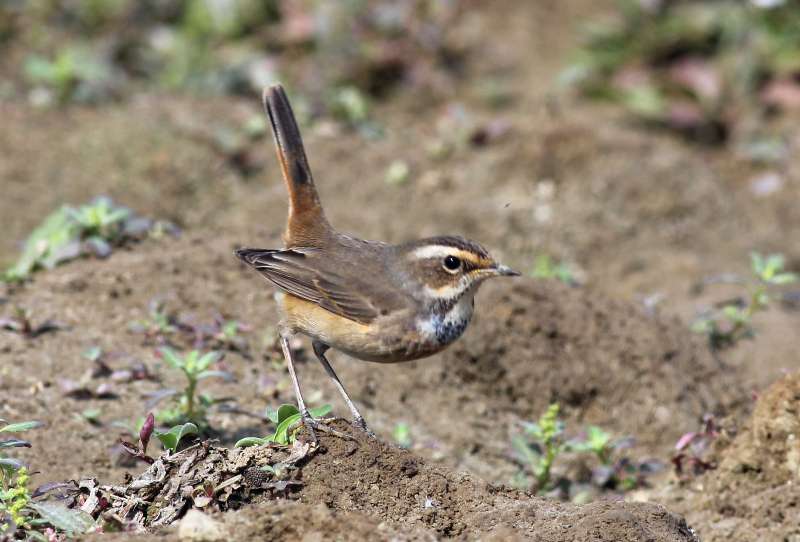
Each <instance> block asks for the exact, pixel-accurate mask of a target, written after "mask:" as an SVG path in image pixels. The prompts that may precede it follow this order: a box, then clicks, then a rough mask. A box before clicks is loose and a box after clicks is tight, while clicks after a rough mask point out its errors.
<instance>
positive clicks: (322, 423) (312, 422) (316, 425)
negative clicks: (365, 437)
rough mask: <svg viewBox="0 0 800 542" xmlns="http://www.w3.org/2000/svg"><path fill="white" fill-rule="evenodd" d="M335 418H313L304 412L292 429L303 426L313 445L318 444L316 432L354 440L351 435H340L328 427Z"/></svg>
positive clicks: (339, 432) (340, 433)
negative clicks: (309, 434) (306, 429)
mask: <svg viewBox="0 0 800 542" xmlns="http://www.w3.org/2000/svg"><path fill="white" fill-rule="evenodd" d="M334 419H335V418H314V417H313V416H311V414H310V413H309V412H308V411H307V410H306V411H305V412H303V413H302V417H301V418H300V419H299V420H298V421H297V423H296V424H295V425H294V427H297V426H298V425H304V426H306V427H307V428H308V432H309V433H311V440H312V441H313V442H314V444H318V443H319V437H317V431H319V432H320V433H326V434H328V435H333V436H334V437H338V438H341V439H345V440H356V439H355V438H354V437H352V436H351V435H348V434H347V433H342V432H341V431H338V430H336V429H334V428H333V427H330V426H329V425H328V424H329V423H330V422H332V421H333V420H334Z"/></svg>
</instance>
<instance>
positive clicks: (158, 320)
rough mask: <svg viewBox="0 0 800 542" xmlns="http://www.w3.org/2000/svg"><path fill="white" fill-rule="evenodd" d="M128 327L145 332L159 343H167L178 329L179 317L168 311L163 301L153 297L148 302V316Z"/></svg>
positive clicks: (138, 331)
mask: <svg viewBox="0 0 800 542" xmlns="http://www.w3.org/2000/svg"><path fill="white" fill-rule="evenodd" d="M128 329H130V330H131V331H133V332H134V333H144V334H145V336H146V337H147V338H148V339H151V340H155V341H156V343H158V344H165V343H167V341H168V337H169V336H171V335H172V334H174V333H176V332H177V331H178V318H177V316H176V315H175V314H174V313H171V312H169V311H167V308H166V304H165V303H164V302H163V301H161V300H158V299H153V300H151V301H150V303H149V304H148V308H147V318H145V319H143V320H135V321H133V322H131V323H130V324H128Z"/></svg>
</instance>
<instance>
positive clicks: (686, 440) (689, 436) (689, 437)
mask: <svg viewBox="0 0 800 542" xmlns="http://www.w3.org/2000/svg"><path fill="white" fill-rule="evenodd" d="M695 438H697V433H695V432H694V431H691V432H689V433H684V434H683V436H681V438H679V439H678V442H676V443H675V449H676V450H678V451H680V450H683V449H684V448H686V447H687V446H688V445H689V444H691V442H692V441H693V440H694V439H695Z"/></svg>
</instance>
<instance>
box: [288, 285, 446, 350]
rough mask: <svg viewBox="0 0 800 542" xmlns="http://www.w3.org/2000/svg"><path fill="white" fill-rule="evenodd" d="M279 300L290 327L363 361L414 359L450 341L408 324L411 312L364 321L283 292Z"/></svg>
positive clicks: (295, 331) (440, 347)
mask: <svg viewBox="0 0 800 542" xmlns="http://www.w3.org/2000/svg"><path fill="white" fill-rule="evenodd" d="M276 300H277V301H278V306H279V307H280V309H281V312H282V313H283V324H284V325H285V326H286V328H287V329H288V330H289V331H291V332H293V333H302V334H304V335H308V336H309V337H311V338H312V339H316V340H318V341H320V342H323V343H325V344H327V345H328V346H330V347H332V348H334V349H336V350H339V351H341V352H344V353H345V354H347V355H349V356H352V357H354V358H357V359H361V360H364V361H375V362H380V363H397V362H401V361H412V360H415V359H419V358H424V357H426V356H430V355H432V354H435V353H437V352H439V351H440V350H443V349H444V348H445V347H447V345H448V344H449V343H445V344H442V343H440V342H439V341H438V340H436V338H435V337H428V336H426V335H423V334H421V333H420V332H419V331H418V330H416V329H414V328H413V327H410V326H408V325H407V323H408V321H409V318H408V315H403V314H396V315H393V317H391V318H387V317H383V318H378V319H377V320H375V321H374V322H373V323H371V324H361V323H359V322H355V321H353V320H349V319H347V318H343V317H341V316H339V315H337V314H334V313H332V312H330V311H328V310H326V309H323V308H322V307H320V306H319V305H317V304H316V303H311V302H309V301H306V300H304V299H300V298H298V297H295V296H293V295H290V294H285V293H280V294H278V295H277V296H276Z"/></svg>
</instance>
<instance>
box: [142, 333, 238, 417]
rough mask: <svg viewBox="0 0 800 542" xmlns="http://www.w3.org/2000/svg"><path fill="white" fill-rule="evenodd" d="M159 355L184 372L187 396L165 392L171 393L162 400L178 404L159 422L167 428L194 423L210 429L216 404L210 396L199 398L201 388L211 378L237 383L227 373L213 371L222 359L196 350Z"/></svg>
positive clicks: (162, 350)
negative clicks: (210, 411) (208, 416)
mask: <svg viewBox="0 0 800 542" xmlns="http://www.w3.org/2000/svg"><path fill="white" fill-rule="evenodd" d="M158 353H159V356H160V357H161V359H163V360H164V361H165V362H166V363H167V365H169V366H170V367H172V368H173V369H177V370H179V371H181V373H183V375H184V376H185V377H186V387H185V388H184V389H183V392H178V391H176V390H163V391H164V392H169V393H161V396H160V398H161V399H164V398H167V397H173V399H174V402H175V403H176V404H175V406H174V408H171V409H168V410H164V411H161V412H159V414H158V416H157V418H158V420H159V421H160V422H162V423H166V424H167V425H178V424H181V423H185V422H192V423H194V424H196V425H198V426H199V427H206V426H207V425H208V421H207V419H206V413H207V410H208V408H209V407H210V406H212V405H213V404H214V403H215V400H214V398H213V397H211V396H210V395H208V394H198V393H197V386H198V384H199V383H200V381H202V380H205V379H207V378H223V379H226V380H232V379H233V376H232V375H231V374H230V373H229V372H227V371H218V370H212V369H211V366H212V365H214V364H215V363H217V362H218V361H219V360H220V359H221V355H220V354H219V352H206V353H201V352H200V351H199V350H192V351H190V352H188V353H186V354H185V355H183V356H182V355H180V354H178V353H177V352H176V351H175V350H173V349H172V348H168V347H163V348H160V349H159V350H158Z"/></svg>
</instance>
